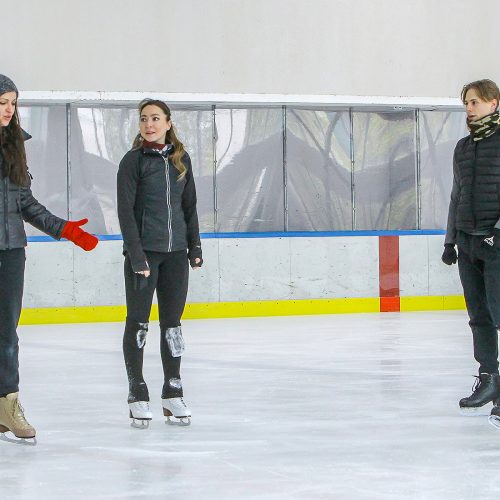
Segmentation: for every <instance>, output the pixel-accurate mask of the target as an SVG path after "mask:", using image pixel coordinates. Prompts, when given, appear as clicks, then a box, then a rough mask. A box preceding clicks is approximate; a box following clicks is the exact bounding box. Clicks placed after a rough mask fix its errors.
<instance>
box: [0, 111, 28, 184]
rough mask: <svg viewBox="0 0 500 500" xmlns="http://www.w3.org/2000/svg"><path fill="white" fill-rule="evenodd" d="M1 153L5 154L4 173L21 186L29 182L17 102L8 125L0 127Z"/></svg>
mask: <svg viewBox="0 0 500 500" xmlns="http://www.w3.org/2000/svg"><path fill="white" fill-rule="evenodd" d="M0 153H1V154H2V156H3V163H4V165H3V175H4V176H8V177H9V178H10V180H11V181H12V182H14V183H15V184H19V185H21V186H24V185H27V184H29V176H28V165H27V163H26V150H25V149H24V136H23V131H22V129H21V125H20V124H19V114H18V112H17V104H16V108H15V110H14V115H13V116H12V119H11V120H10V123H9V124H8V125H7V126H6V127H0Z"/></svg>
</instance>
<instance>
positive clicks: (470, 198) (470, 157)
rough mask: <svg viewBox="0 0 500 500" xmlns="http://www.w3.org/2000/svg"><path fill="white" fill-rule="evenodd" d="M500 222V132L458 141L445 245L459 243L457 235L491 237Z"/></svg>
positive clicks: (468, 137)
mask: <svg viewBox="0 0 500 500" xmlns="http://www.w3.org/2000/svg"><path fill="white" fill-rule="evenodd" d="M499 219H500V129H498V130H497V131H496V132H495V133H494V134H493V135H492V136H490V137H487V138H485V139H482V140H480V141H473V140H472V137H471V136H467V137H464V138H463V139H460V141H458V143H457V146H456V147H455V153H454V156H453V189H452V192H451V201H450V209H449V212H448V227H447V232H446V240H445V243H453V244H454V243H456V232H457V230H458V231H463V232H464V233H468V234H472V235H487V234H491V233H492V230H493V227H494V226H495V224H497V223H498V222H499Z"/></svg>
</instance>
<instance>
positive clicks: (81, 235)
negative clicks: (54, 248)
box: [61, 219, 99, 252]
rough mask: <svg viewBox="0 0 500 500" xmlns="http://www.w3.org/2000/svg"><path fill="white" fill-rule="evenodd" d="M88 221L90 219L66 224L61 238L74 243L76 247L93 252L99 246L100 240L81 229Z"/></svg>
mask: <svg viewBox="0 0 500 500" xmlns="http://www.w3.org/2000/svg"><path fill="white" fill-rule="evenodd" d="M88 221H89V220H88V219H82V220H79V221H76V222H72V221H68V222H66V224H65V225H64V228H63V230H62V233H61V237H62V238H66V239H67V240H69V241H72V242H73V243H74V244H75V245H77V246H79V247H80V248H83V249H84V250H85V251H86V252H88V251H90V250H93V249H94V248H95V247H96V246H97V243H98V241H99V240H98V239H97V238H96V237H95V236H94V235H93V234H90V233H87V232H85V231H84V230H83V229H80V226H83V225H84V224H87V222H88Z"/></svg>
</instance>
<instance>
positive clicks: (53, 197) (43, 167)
mask: <svg viewBox="0 0 500 500" xmlns="http://www.w3.org/2000/svg"><path fill="white" fill-rule="evenodd" d="M19 115H20V118H21V126H22V127H23V129H24V130H26V131H27V132H29V133H30V134H31V135H32V136H33V138H32V139H30V140H29V141H26V155H27V157H28V166H29V169H30V172H31V175H32V176H33V181H32V186H31V189H32V191H33V195H34V196H35V198H36V199H37V200H38V201H39V202H40V203H42V204H43V205H45V206H46V207H47V208H48V209H49V210H50V211H51V212H53V213H54V214H55V215H57V216H59V217H62V218H63V219H66V218H67V217H68V203H67V189H68V183H67V147H66V137H67V130H66V106H65V105H57V104H54V105H50V106H22V105H21V106H19ZM25 227H26V234H27V235H28V236H35V235H36V236H38V235H44V234H45V233H42V232H41V231H39V230H38V229H35V228H34V227H33V226H31V225H30V224H26V225H25Z"/></svg>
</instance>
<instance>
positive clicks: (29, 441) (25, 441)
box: [0, 432, 37, 446]
mask: <svg viewBox="0 0 500 500" xmlns="http://www.w3.org/2000/svg"><path fill="white" fill-rule="evenodd" d="M12 436H13V437H10V436H8V435H7V434H5V433H3V432H2V433H1V434H0V441H5V442H6V443H13V444H20V445H21V446H36V445H37V440H36V437H32V438H18V437H16V436H15V435H14V434H12Z"/></svg>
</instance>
